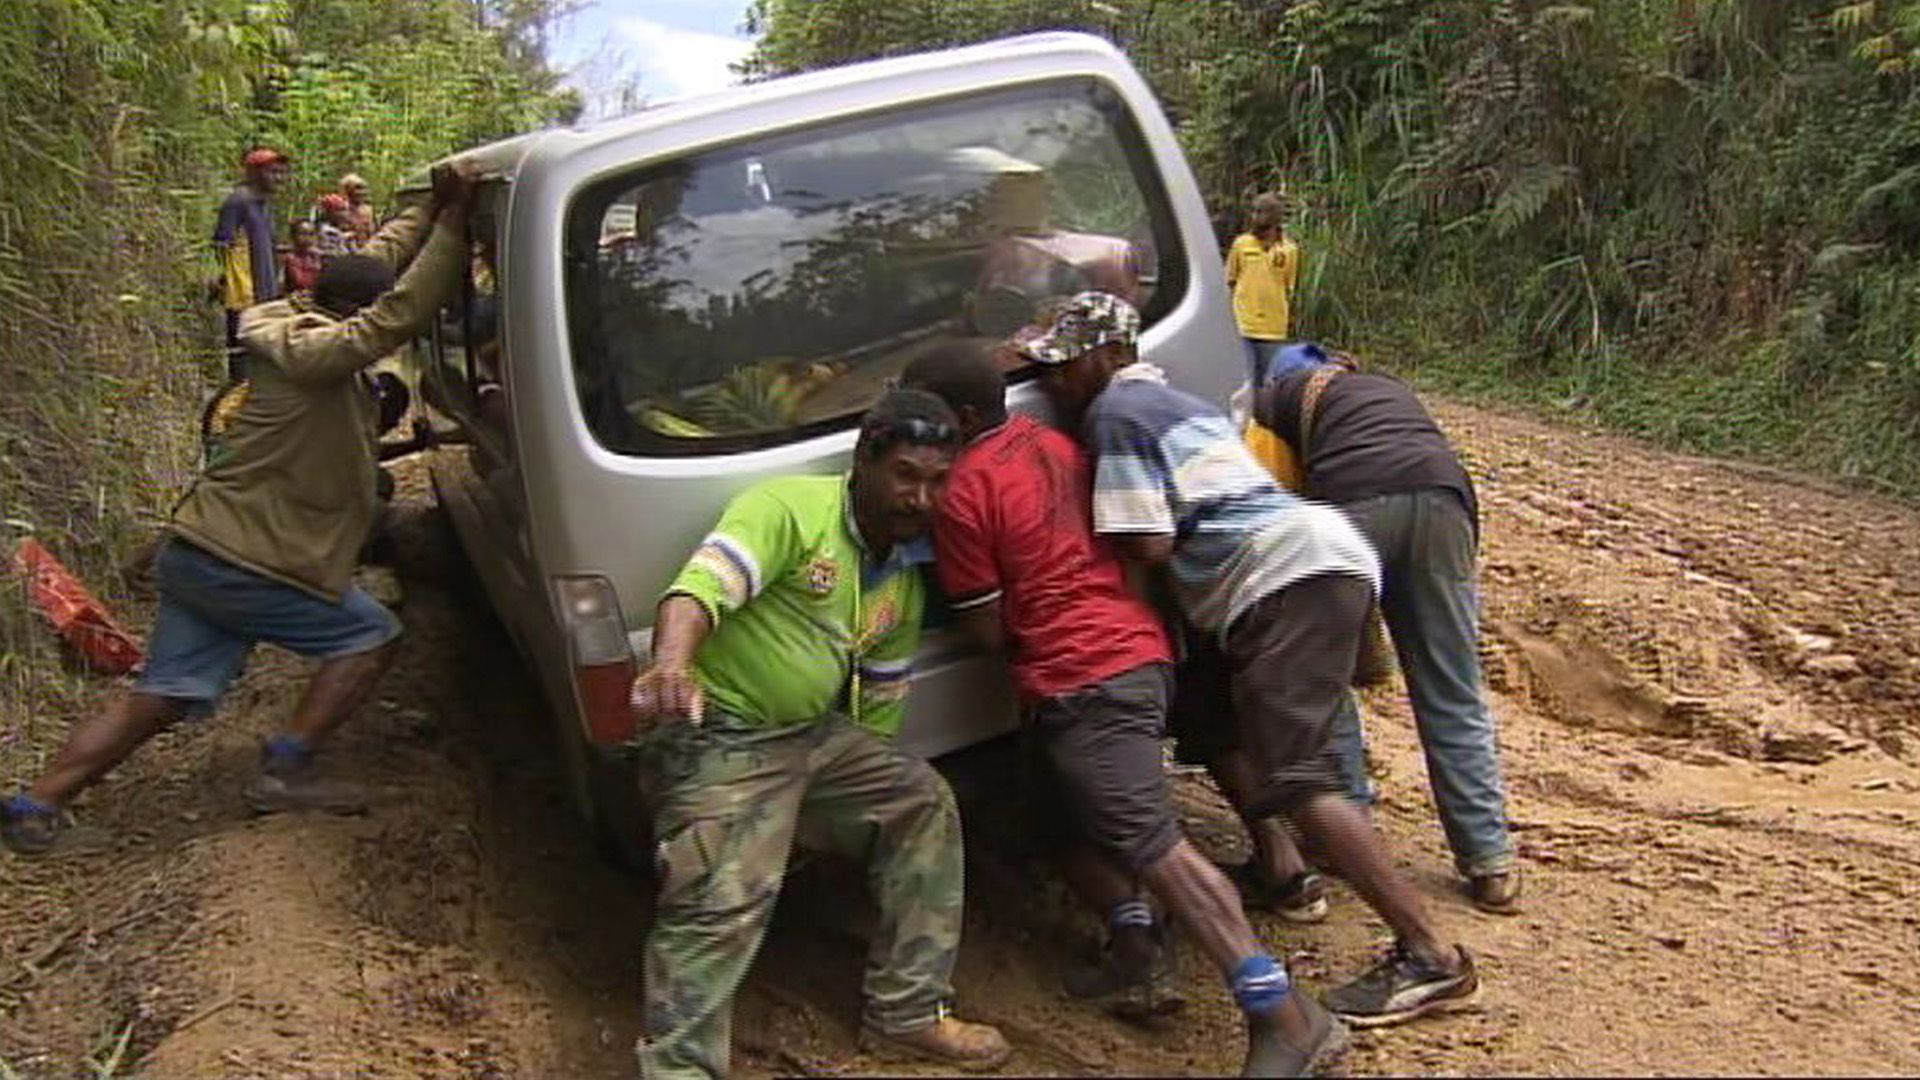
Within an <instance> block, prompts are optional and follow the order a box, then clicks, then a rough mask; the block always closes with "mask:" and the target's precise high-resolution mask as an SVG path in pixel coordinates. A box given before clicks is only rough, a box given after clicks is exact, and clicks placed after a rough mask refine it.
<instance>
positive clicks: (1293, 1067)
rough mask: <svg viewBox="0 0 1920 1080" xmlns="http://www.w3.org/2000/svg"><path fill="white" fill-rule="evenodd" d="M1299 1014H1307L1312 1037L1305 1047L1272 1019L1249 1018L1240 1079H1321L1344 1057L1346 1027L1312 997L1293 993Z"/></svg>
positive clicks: (1346, 1044) (1345, 1050) (1308, 1038)
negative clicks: (1317, 1077)
mask: <svg viewBox="0 0 1920 1080" xmlns="http://www.w3.org/2000/svg"><path fill="white" fill-rule="evenodd" d="M1294 999H1295V1000H1297V1001H1298V1002H1299V1003H1300V1011H1301V1012H1304V1013H1306V1015H1307V1027H1308V1030H1309V1032H1310V1033H1311V1034H1309V1035H1308V1037H1307V1044H1306V1045H1305V1046H1295V1045H1293V1044H1292V1043H1290V1042H1288V1041H1287V1038H1286V1036H1284V1035H1282V1034H1280V1028H1279V1026H1278V1025H1276V1024H1274V1023H1273V1022H1271V1021H1269V1020H1264V1019H1258V1018H1255V1017H1251V1016H1249V1017H1248V1018H1247V1061H1246V1064H1245V1065H1242V1066H1241V1068H1240V1075H1241V1076H1322V1075H1325V1073H1326V1070H1327V1069H1328V1068H1330V1067H1332V1066H1333V1065H1334V1064H1335V1063H1336V1062H1338V1061H1339V1060H1340V1058H1341V1057H1343V1056H1345V1054H1346V1052H1347V1046H1348V1043H1349V1042H1350V1039H1349V1037H1348V1034H1347V1025H1345V1024H1343V1023H1341V1022H1340V1018H1339V1017H1337V1016H1335V1015H1333V1014H1332V1013H1330V1012H1328V1011H1327V1010H1326V1009H1324V1008H1322V1007H1321V1005H1320V1003H1319V1002H1318V1001H1315V1000H1314V999H1313V997H1312V995H1309V994H1306V993H1303V992H1301V991H1299V990H1295V991H1294Z"/></svg>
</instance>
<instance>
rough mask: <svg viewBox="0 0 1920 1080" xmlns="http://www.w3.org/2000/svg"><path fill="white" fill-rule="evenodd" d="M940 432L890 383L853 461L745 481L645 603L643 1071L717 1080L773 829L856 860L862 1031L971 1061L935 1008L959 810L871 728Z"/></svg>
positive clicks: (890, 724) (898, 665) (908, 626)
mask: <svg viewBox="0 0 1920 1080" xmlns="http://www.w3.org/2000/svg"><path fill="white" fill-rule="evenodd" d="M959 447H960V430H959V426H958V424H957V422H956V421H955V419H954V416H953V412H952V410H950V409H948V408H947V406H946V404H945V403H944V402H942V401H941V400H940V399H939V398H937V397H934V396H933V395H931V394H927V393H925V392H922V391H915V390H896V391H893V392H892V393H890V394H889V395H888V396H887V397H885V398H883V399H881V401H880V402H879V404H877V405H875V406H874V407H873V409H872V410H871V411H869V412H868V413H867V415H866V417H865V418H864V419H863V420H862V421H861V425H860V437H859V441H858V443H857V444H856V445H855V447H854V452H853V457H854V464H853V471H852V473H851V474H850V475H842V476H786V477H781V478H779V479H775V480H769V481H766V482H765V483H762V484H759V485H758V486H755V487H752V488H749V489H747V490H746V491H745V492H743V493H742V494H740V495H739V496H738V497H736V498H735V499H734V500H733V502H732V503H730V504H728V506H727V509H726V512H725V513H724V514H722V515H721V517H720V521H719V523H718V524H716V525H715V526H714V527H713V530H712V531H711V532H709V533H708V534H707V536H706V538H705V539H704V540H702V541H701V543H700V545H699V546H698V547H696V548H695V549H694V551H693V555H692V557H691V558H689V559H688V561H687V564H686V567H685V569H683V570H681V572H680V575H679V576H678V577H677V578H675V579H674V582H673V584H672V585H671V586H669V587H668V589H667V596H666V599H664V600H662V601H661V602H660V608H659V612H658V614H657V616H656V618H655V620H654V635H653V657H652V663H651V664H650V666H649V667H648V668H647V669H646V670H645V671H644V672H642V673H641V674H640V677H639V678H638V679H637V680H635V682H634V686H633V704H634V711H635V713H637V714H638V715H640V716H642V717H651V718H658V719H659V720H661V721H662V722H661V723H659V724H657V725H656V726H654V727H652V728H651V729H650V730H649V731H647V732H645V733H644V734H642V735H641V736H640V737H639V739H638V740H637V743H638V750H639V754H640V760H641V764H642V769H643V770H644V771H645V774H646V775H647V777H648V779H649V781H650V782H649V783H648V784H647V785H646V786H647V787H648V788H650V789H652V790H654V791H656V792H657V793H658V795H657V798H655V799H654V800H653V802H654V805H653V806H652V807H650V809H651V810H652V813H653V828H654V833H655V835H656V836H658V837H659V852H658V856H657V858H658V863H659V873H658V880H659V883H660V885H659V889H660V891H659V896H658V899H657V901H656V903H655V907H654V921H653V926H652V928H651V929H650V930H649V931H648V934H647V951H646V980H645V981H646V989H647V1004H646V1022H645V1027H644V1030H643V1035H642V1037H641V1040H640V1045H639V1060H640V1074H641V1075H642V1076H643V1077H648V1078H655V1077H684V1078H705V1077H720V1076H725V1075H727V1074H728V1072H729V1068H730V1061H729V1059H730V1056H731V1054H730V1045H729V1044H730V1041H731V1039H730V1035H731V1013H732V1011H733V995H734V991H735V990H737V989H738V988H739V986H740V980H741V979H743V978H744V977H745V976H746V973H747V968H748V967H749V966H750V965H751V964H752V963H753V957H754V954H755V953H757V952H759V950H760V941H761V938H762V937H764V936H765V933H766V928H767V920H768V919H769V918H770V917H771V916H772V914H773V906H774V902H775V901H776V900H777V899H779V896H780V886H781V883H782V881H783V880H784V878H785V876H786V869H787V860H788V858H789V856H790V854H791V852H792V849H793V846H794V845H795V844H796V843H798V844H802V845H805V846H808V847H817V848H825V849H828V850H831V851H835V852H838V853H840V854H843V855H847V856H850V857H852V858H854V859H856V860H858V861H860V862H861V863H863V864H865V866H866V868H867V880H868V882H869V883H870V886H871V888H872V890H873V893H874V900H875V901H876V902H877V904H878V906H879V909H880V925H879V928H878V930H877V931H876V932H875V934H874V941H873V946H872V948H871V950H870V952H869V954H868V962H867V974H866V981H865V991H866V1012H865V1016H864V1017H863V1021H862V1025H861V1026H862V1035H861V1041H862V1043H863V1044H864V1045H867V1046H868V1047H869V1048H871V1049H875V1050H880V1051H883V1052H887V1053H892V1054H904V1055H910V1056H914V1057H921V1058H927V1059H931V1060H934V1061H937V1062H940V1063H942V1064H946V1065H952V1066H958V1067H959V1068H962V1069H988V1068H993V1067H995V1066H998V1065H999V1064H1001V1063H1002V1062H1004V1061H1005V1060H1006V1059H1007V1057H1008V1054H1009V1053H1010V1050H1009V1048H1008V1046H1007V1043H1006V1040H1005V1039H1003V1038H1001V1036H1000V1033H999V1032H998V1031H995V1030H994V1029H993V1028H991V1027H988V1026H986V1025H984V1024H969V1023H965V1022H963V1021H960V1020H957V1019H955V1018H953V1017H952V1016H950V1015H948V1012H947V1005H948V1002H949V999H950V998H951V997H952V996H953V987H952V984H951V982H950V979H951V976H952V973H953V963H954V958H955V956H956V954H957V953H958V951H959V947H960V913H961V905H962V897H963V893H964V889H963V887H962V871H961V850H960V815H959V811H958V810H957V809H956V808H955V806H954V801H953V794H952V792H950V791H949V790H948V789H947V785H946V782H945V781H944V780H942V779H941V778H940V774H939V773H936V772H934V771H933V769H932V768H930V767H929V766H928V765H927V763H926V762H924V761H921V760H919V759H917V758H914V757H911V756H909V755H907V754H905V753H902V752H901V751H900V750H898V749H896V748H895V747H894V746H893V745H892V744H891V739H892V737H893V735H894V734H896V733H897V732H898V731H899V729H900V724H901V721H902V720H903V719H904V717H905V715H906V693H907V685H908V676H909V668H910V665H911V663H912V659H913V654H914V651H915V649H916V648H917V647H918V645H919V641H920V616H921V612H922V610H923V608H924V605H925V586H924V584H923V583H922V581H921V577H920V568H921V565H923V564H925V563H927V562H930V561H931V560H932V547H931V545H930V544H929V542H928V539H927V529H928V527H929V526H930V525H931V523H932V517H933V507H934V503H935V501H936V498H937V496H938V493H939V491H940V488H941V486H942V485H943V484H944V482H945V479H946V474H947V470H948V469H949V468H950V467H951V466H952V464H953V456H954V453H955V451H957V450H958V449H959Z"/></svg>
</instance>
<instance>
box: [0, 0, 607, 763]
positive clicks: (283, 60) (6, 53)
mask: <svg viewBox="0 0 1920 1080" xmlns="http://www.w3.org/2000/svg"><path fill="white" fill-rule="evenodd" d="M560 6H561V4H560V3H558V2H557V0H407V2H406V3H389V2H385V0H7V2H6V5H5V15H4V17H0V521H3V522H4V524H0V540H4V539H11V538H12V537H14V536H17V535H20V534H23V533H35V534H38V535H39V536H40V538H41V539H42V540H43V541H45V542H47V543H48V544H49V545H50V546H51V547H53V548H54V549H55V550H56V551H57V552H59V553H60V555H61V557H62V558H64V559H66V560H68V561H69V562H72V563H74V564H75V565H76V566H78V567H79V568H80V569H81V570H82V571H83V572H84V573H86V574H87V576H88V577H89V578H90V579H91V580H93V581H94V582H96V583H97V584H100V585H102V586H103V587H106V586H110V585H111V583H112V582H113V580H114V579H113V577H112V575H110V574H109V573H108V572H107V571H108V570H110V568H111V567H112V566H113V565H114V563H115V561H116V553H117V552H118V551H122V550H124V547H125V544H126V543H127V542H128V541H130V540H131V539H132V538H133V536H134V534H135V532H136V527H139V526H142V525H143V523H149V522H151V521H153V520H154V519H156V518H157V517H158V516H159V515H161V514H163V513H164V512H165V511H166V509H167V508H168V507H169V506H170V505H171V504H172V502H173V500H174V499H176V498H177V497H178V495H179V492H180V490H181V487H182V486H183V484H184V483H185V481H186V479H187V478H188V477H189V476H190V475H191V468H192V466H193V464H194V462H195V459H196V457H197V452H198V439H197V425H196V423H195V417H196V416H197V414H198V411H199V407H200V403H201V401H202V400H203V399H204V397H205V395H206V393H207V392H208V390H209V389H210V388H211V385H212V381H213V380H214V379H215V378H217V377H218V376H217V373H218V372H220V371H221V370H222V369H223V364H222V363H221V360H220V351H221V350H220V330H219V327H218V322H217V320H218V315H217V313H216V312H215V311H214V310H213V308H212V305H211V304H210V303H209V302H208V301H207V298H206V296H205V293H204V291H203V283H204V281H205V279H206V277H207V275H208V273H209V272H210V270H211V269H212V263H211V260H210V259H209V258H208V255H207V249H208V243H209V242H208V237H209V235H210V233H211V232H212V228H213V217H214V211H215V208H216V207H217V206H218V204H219V201H220V199H221V198H222V196H223V195H224V194H225V191H226V188H227V186H228V185H229V184H231V183H232V182H233V180H234V179H236V178H237V172H238V163H239V158H240V156H241V154H242V153H243V152H244V151H245V150H246V149H248V148H249V147H250V146H252V145H254V144H256V143H261V142H270V143H274V144H276V145H279V146H282V147H283V148H285V149H286V150H287V151H288V152H289V153H290V154H291V155H292V157H293V160H294V162H295V166H296V169H297V175H298V178H299V183H298V185H297V186H296V189H295V190H294V191H292V192H289V193H288V195H287V196H286V197H285V198H283V199H282V202H281V212H282V214H283V215H284V214H286V213H289V212H293V211H304V209H305V205H304V204H305V202H306V200H307V199H308V198H309V197H310V196H311V195H312V193H313V192H315V191H316V190H318V189H320V188H323V187H328V186H331V185H332V183H333V182H334V181H335V180H336V179H337V178H338V177H339V175H340V174H341V173H342V172H344V171H346V170H347V169H350V168H351V169H357V170H359V171H361V172H362V173H363V174H365V175H366V176H367V177H368V179H369V180H370V181H372V182H373V184H374V185H375V187H376V189H378V188H381V187H383V186H385V185H387V184H390V183H391V182H392V181H393V180H394V179H395V178H396V177H397V176H398V175H399V174H400V173H401V172H402V171H404V170H408V169H411V168H414V167H416V166H418V165H420V164H421V163H423V162H425V161H427V160H429V159H431V158H434V157H437V156H440V155H442V154H445V153H448V152H450V151H453V150H456V149H458V148H459V147H461V146H464V145H468V144H471V143H473V142H476V141H479V140H483V139H487V138H492V137H496V136H500V135H504V134H508V133H512V132H516V131H520V130H525V129H527V128H530V127H535V126H539V125H541V124H545V123H549V122H551V121H553V120H555V119H561V118H564V117H566V116H567V115H569V114H570V112H571V111H573V110H574V109H576V108H577V102H576V101H574V100H573V99H572V97H571V95H570V94H568V93H566V92H561V91H559V90H558V89H557V80H556V78H555V76H554V74H553V73H552V72H551V71H549V70H548V69H547V67H546V65H545V62H544V60H543V59H542V55H543V53H542V41H543V35H544V33H545V27H546V25H547V23H548V21H549V20H550V18H551V17H552V16H553V15H554V14H555V13H556V12H557V11H558V10H559V9H560ZM9 550H11V545H10V544H8V543H4V542H0V556H4V553H5V552H6V551H9ZM25 627H26V623H25V621H24V615H23V614H22V609H21V607H20V604H19V596H18V593H17V591H16V590H12V589H9V590H6V591H5V592H4V593H0V677H5V678H6V680H7V682H6V683H5V684H4V685H5V688H6V689H7V690H8V691H9V693H7V694H0V720H7V719H9V718H10V714H11V708H10V706H11V705H12V703H13V702H14V701H18V700H28V699H29V698H31V699H33V700H37V701H38V702H39V703H40V704H41V705H49V706H50V707H51V709H52V711H55V712H57V711H58V708H57V705H58V703H57V702H50V701H48V700H47V699H46V697H45V695H47V694H50V693H53V692H54V688H55V686H56V685H57V683H56V682H50V681H49V680H48V679H46V678H45V676H46V674H47V672H48V670H49V668H48V667H46V666H34V668H33V670H34V671H35V674H36V677H35V678H32V679H30V680H26V681H24V682H22V683H21V684H20V687H19V689H20V694H22V695H25V696H24V697H16V696H15V695H14V694H13V693H12V691H14V690H15V689H16V686H15V685H14V683H13V680H14V679H16V678H19V677H20V673H21V672H22V671H25V670H27V667H25V666H23V664H24V663H25V662H26V661H29V660H31V659H32V658H33V657H34V656H35V655H37V652H38V651H43V650H44V648H45V644H44V641H43V640H42V639H41V638H40V637H39V636H37V635H33V634H28V633H25V632H24V631H25ZM9 730H11V728H9Z"/></svg>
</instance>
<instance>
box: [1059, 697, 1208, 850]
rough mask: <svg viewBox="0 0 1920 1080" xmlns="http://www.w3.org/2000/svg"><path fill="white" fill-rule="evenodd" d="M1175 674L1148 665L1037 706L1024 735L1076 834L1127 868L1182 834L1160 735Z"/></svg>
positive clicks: (1061, 814)
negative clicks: (1168, 779)
mask: <svg viewBox="0 0 1920 1080" xmlns="http://www.w3.org/2000/svg"><path fill="white" fill-rule="evenodd" d="M1172 690H1173V687H1172V672H1171V670H1170V669H1169V667H1168V665H1166V664H1147V665H1145V666H1143V667H1137V668H1134V669H1133V670H1131V671H1127V672H1122V673H1121V674H1119V675H1115V676H1113V677H1112V678H1109V679H1106V680H1104V681H1102V682H1099V683H1096V684H1094V685H1093V686H1090V687H1087V688H1086V689H1084V690H1080V691H1076V692H1074V693H1071V694H1063V695H1061V696H1059V697H1053V698H1048V699H1047V700H1045V701H1043V702H1041V703H1040V704H1039V705H1038V706H1037V707H1035V709H1034V713H1033V721H1032V727H1031V728H1030V730H1029V733H1028V737H1029V739H1030V746H1031V748H1032V750H1033V751H1034V752H1035V753H1036V755H1037V756H1038V757H1039V759H1040V763H1042V764H1043V765H1044V767H1045V768H1044V772H1045V790H1047V791H1049V792H1051V794H1052V795H1053V796H1054V801H1055V802H1057V806H1058V814H1057V815H1056V814H1053V813H1049V807H1048V801H1047V800H1046V799H1038V800H1036V805H1037V806H1038V807H1039V812H1040V815H1041V817H1042V818H1043V820H1044V819H1047V818H1053V817H1056V816H1057V817H1058V818H1060V819H1064V822H1065V823H1066V824H1067V825H1069V826H1070V827H1071V829H1072V833H1073V836H1074V838H1076V839H1078V840H1080V841H1082V842H1084V843H1089V844H1092V845H1093V846H1094V847H1095V848H1098V849H1099V850H1100V851H1101V852H1102V853H1103V854H1105V855H1107V856H1109V857H1110V858H1112V859H1114V860H1115V861H1117V862H1118V863H1119V864H1120V865H1122V866H1125V867H1126V868H1127V869H1129V870H1134V871H1139V870H1143V869H1145V868H1147V867H1149V866H1152V865H1153V864H1154V863H1156V862H1158V861H1159V860H1160V859H1161V857H1162V856H1164V855H1166V853H1167V852H1168V851H1170V850H1172V849H1173V845H1174V844H1176V843H1178V842H1179V840H1180V822H1179V819H1178V818H1176V817H1175V816H1174V812H1173V801H1172V792H1171V790H1170V788H1169V785H1168V782H1167V770H1166V764H1165V762H1164V760H1163V759H1162V755H1161V750H1160V740H1161V738H1162V737H1164V735H1165V732H1166V717H1167V705H1168V701H1169V699H1170V697H1171V696H1172Z"/></svg>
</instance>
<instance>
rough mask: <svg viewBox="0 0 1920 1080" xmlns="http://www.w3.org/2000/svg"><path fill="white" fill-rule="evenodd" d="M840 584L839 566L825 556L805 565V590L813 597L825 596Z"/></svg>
mask: <svg viewBox="0 0 1920 1080" xmlns="http://www.w3.org/2000/svg"><path fill="white" fill-rule="evenodd" d="M839 583H840V564H839V563H837V562H834V561H833V560H832V559H829V558H827V557H825V556H821V557H820V558H818V559H815V560H813V561H812V562H810V563H808V564H807V588H808V589H809V590H810V591H812V593H813V594H814V595H815V596H826V595H828V594H829V593H831V592H833V587H834V586H835V585H838V584H839Z"/></svg>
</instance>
